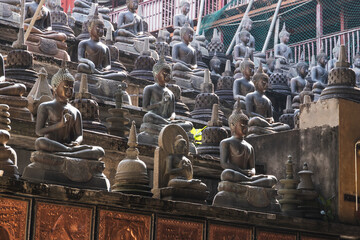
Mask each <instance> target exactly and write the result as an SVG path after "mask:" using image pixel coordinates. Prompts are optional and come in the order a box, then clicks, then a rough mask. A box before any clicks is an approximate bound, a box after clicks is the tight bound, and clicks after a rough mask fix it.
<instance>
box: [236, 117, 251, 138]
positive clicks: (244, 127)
mask: <svg viewBox="0 0 360 240" xmlns="http://www.w3.org/2000/svg"><path fill="white" fill-rule="evenodd" d="M248 129H249V127H248V121H247V120H244V119H241V120H240V121H238V122H237V123H235V126H234V133H235V134H236V136H238V137H245V136H246V135H247V133H248Z"/></svg>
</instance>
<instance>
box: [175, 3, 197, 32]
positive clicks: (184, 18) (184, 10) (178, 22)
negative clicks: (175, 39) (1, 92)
mask: <svg viewBox="0 0 360 240" xmlns="http://www.w3.org/2000/svg"><path fill="white" fill-rule="evenodd" d="M180 9H181V14H176V15H175V16H174V22H173V25H174V27H175V28H181V27H183V26H184V25H185V23H189V24H190V26H191V27H192V28H194V22H193V21H192V20H191V19H190V18H189V16H188V13H189V11H190V2H189V1H187V0H182V1H181V2H180Z"/></svg>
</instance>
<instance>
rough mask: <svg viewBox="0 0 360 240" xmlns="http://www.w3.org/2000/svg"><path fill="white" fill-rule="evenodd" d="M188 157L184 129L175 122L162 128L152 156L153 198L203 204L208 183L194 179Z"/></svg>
mask: <svg viewBox="0 0 360 240" xmlns="http://www.w3.org/2000/svg"><path fill="white" fill-rule="evenodd" d="M189 157H190V156H189V139H188V137H187V134H186V132H185V131H184V130H183V129H182V128H181V127H179V126H177V125H174V124H171V125H168V126H166V127H164V128H163V129H162V130H161V132H160V136H159V147H157V148H156V150H155V157H154V184H153V189H152V192H153V194H154V197H155V198H162V199H173V200H185V201H192V202H200V203H204V201H205V199H206V197H207V195H208V191H207V186H206V185H205V184H204V183H202V182H201V180H199V179H194V177H193V167H192V162H191V160H190V159H189Z"/></svg>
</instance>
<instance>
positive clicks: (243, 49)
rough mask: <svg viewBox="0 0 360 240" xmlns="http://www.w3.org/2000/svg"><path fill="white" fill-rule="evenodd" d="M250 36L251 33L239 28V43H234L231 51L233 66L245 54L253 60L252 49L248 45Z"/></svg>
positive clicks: (237, 63)
mask: <svg viewBox="0 0 360 240" xmlns="http://www.w3.org/2000/svg"><path fill="white" fill-rule="evenodd" d="M250 36H251V34H250V33H249V32H248V31H246V30H245V29H243V30H241V32H240V33H239V35H238V38H239V43H238V44H236V46H235V47H234V51H233V57H234V62H235V63H236V66H235V67H237V66H238V65H239V64H240V62H241V61H242V60H243V59H244V58H245V55H246V54H248V56H249V58H250V59H251V60H254V49H253V48H250V47H249V46H248V45H249V41H250ZM239 61H240V62H239Z"/></svg>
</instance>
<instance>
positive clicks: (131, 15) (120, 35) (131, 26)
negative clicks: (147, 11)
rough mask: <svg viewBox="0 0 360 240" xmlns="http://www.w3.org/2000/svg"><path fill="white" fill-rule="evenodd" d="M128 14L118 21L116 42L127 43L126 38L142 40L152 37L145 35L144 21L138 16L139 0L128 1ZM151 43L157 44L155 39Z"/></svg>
mask: <svg viewBox="0 0 360 240" xmlns="http://www.w3.org/2000/svg"><path fill="white" fill-rule="evenodd" d="M126 6H127V8H128V11H127V12H122V13H120V15H119V18H118V20H117V30H116V32H115V36H116V38H115V40H116V41H125V42H126V40H124V38H133V39H140V38H144V37H150V35H149V36H147V35H146V34H144V25H143V19H142V17H141V16H139V15H138V14H136V11H137V9H138V6H139V1H138V0H126ZM149 40H150V42H155V40H156V39H155V38H154V37H150V38H149Z"/></svg>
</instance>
